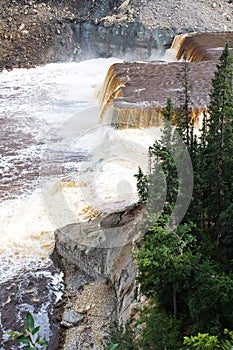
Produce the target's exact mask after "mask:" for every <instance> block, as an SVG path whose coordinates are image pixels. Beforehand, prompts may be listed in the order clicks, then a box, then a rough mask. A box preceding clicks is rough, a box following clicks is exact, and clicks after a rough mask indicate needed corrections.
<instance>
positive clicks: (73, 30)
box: [0, 0, 233, 70]
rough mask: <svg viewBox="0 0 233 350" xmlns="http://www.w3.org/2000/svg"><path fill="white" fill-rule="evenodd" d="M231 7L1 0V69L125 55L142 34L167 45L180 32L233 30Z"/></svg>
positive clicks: (184, 0) (221, 1)
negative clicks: (112, 47)
mask: <svg viewBox="0 0 233 350" xmlns="http://www.w3.org/2000/svg"><path fill="white" fill-rule="evenodd" d="M232 12H233V5H232V4H230V3H228V2H227V1H226V0H216V1H215V2H213V1H202V0H197V1H195V2H191V3H190V2H189V0H179V1H175V0H169V1H167V2H166V3H164V2H163V1H160V0H147V1H145V0H131V1H124V2H123V1H119V0H108V1H103V0H95V1H93V0H87V1H85V4H83V2H81V1H80V0H76V1H74V0H69V1H65V0H61V1H58V0H45V1H38V0H24V1H20V0H14V1H9V0H7V1H4V0H0V39H1V46H0V70H2V69H12V68H14V67H32V66H36V65H43V64H46V63H50V62H61V61H63V62H64V61H73V60H74V61H79V60H82V59H86V58H90V57H100V56H101V57H107V56H111V55H112V54H115V55H116V54H117V53H118V55H119V56H120V55H121V56H122V55H123V54H124V53H127V52H128V51H130V49H131V46H132V45H131V46H130V42H131V44H132V38H133V43H134V44H136V45H137V44H138V40H139V41H140V38H139V39H135V37H137V35H139V34H140V36H143V41H144V40H148V43H149V42H150V43H151V45H152V49H153V47H154V48H155V49H156V50H157V49H158V47H157V46H158V45H159V44H161V45H162V46H163V47H164V48H166V47H167V46H169V45H170V43H171V41H172V39H173V38H174V36H175V35H176V34H179V33H183V32H191V31H232V30H233V21H232ZM155 30H156V31H155ZM131 34H132V35H133V37H132V35H131ZM101 36H102V37H101ZM161 36H162V38H160V37H161ZM96 41H97V42H96ZM160 41H161V42H160ZM92 44H93V45H94V46H96V45H97V46H98V47H97V48H96V47H94V49H93V47H92ZM112 45H113V46H114V45H115V46H114V49H111V46H112ZM147 46H148V44H147ZM146 48H147V47H146ZM144 49H145V47H142V49H141V51H140V52H139V53H137V55H134V57H135V58H136V59H137V58H140V57H141V58H144V59H145V58H147V57H148V56H149V55H150V53H152V51H153V50H152V49H151V48H149V50H148V53H147V55H144V56H143V50H144Z"/></svg>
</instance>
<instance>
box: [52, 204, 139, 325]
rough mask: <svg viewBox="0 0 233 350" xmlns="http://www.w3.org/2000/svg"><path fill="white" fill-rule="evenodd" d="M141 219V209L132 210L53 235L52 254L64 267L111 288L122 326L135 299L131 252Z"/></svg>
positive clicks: (64, 229)
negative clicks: (73, 267) (68, 267)
mask: <svg viewBox="0 0 233 350" xmlns="http://www.w3.org/2000/svg"><path fill="white" fill-rule="evenodd" d="M141 217H142V208H141V207H140V206H132V207H129V208H127V209H125V210H124V211H119V212H115V213H108V214H106V213H105V214H101V215H100V217H99V218H97V219H95V220H92V221H88V222H83V223H77V224H72V225H68V226H66V227H64V228H61V229H58V230H56V232H55V251H56V252H57V253H58V254H59V255H60V256H61V257H62V258H64V259H65V260H66V263H68V264H72V265H74V266H77V268H78V269H81V270H83V271H84V272H85V273H86V274H87V275H89V276H90V277H92V278H93V279H94V281H95V282H96V283H104V282H107V283H110V284H111V285H112V287H113V289H114V291H115V295H116V305H115V311H116V314H117V317H118V319H119V320H120V321H121V322H125V321H126V320H127V319H128V318H129V312H130V311H129V310H130V304H132V303H133V302H134V301H135V298H136V284H135V278H136V267H135V266H134V264H133V258H132V254H131V251H132V249H133V246H134V242H135V240H136V239H138V238H139V228H138V224H139V222H140V219H141ZM106 302H107V301H106Z"/></svg>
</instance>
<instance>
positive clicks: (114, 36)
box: [72, 21, 175, 60]
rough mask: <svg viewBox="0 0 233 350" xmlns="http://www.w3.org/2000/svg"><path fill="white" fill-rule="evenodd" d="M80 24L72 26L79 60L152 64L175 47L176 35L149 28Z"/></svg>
mask: <svg viewBox="0 0 233 350" xmlns="http://www.w3.org/2000/svg"><path fill="white" fill-rule="evenodd" d="M107 23H108V24H106V22H100V23H97V24H96V23H94V22H93V21H88V22H85V23H83V22H77V23H75V24H73V25H72V28H73V31H74V40H75V42H76V43H77V44H76V45H78V47H79V49H78V50H77V51H76V52H75V58H74V59H76V60H78V59H83V58H90V57H111V56H113V57H122V58H125V59H130V60H139V59H141V60H148V59H149V57H151V56H153V55H156V56H160V55H163V54H164V52H165V50H166V49H167V48H168V47H169V46H170V45H171V43H172V40H173V38H174V35H175V34H174V31H173V30H170V29H157V28H147V27H146V26H144V25H142V24H140V23H138V22H125V23H118V22H117V21H116V22H115V21H113V22H107Z"/></svg>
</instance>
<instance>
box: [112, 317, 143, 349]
mask: <svg viewBox="0 0 233 350" xmlns="http://www.w3.org/2000/svg"><path fill="white" fill-rule="evenodd" d="M106 343H107V346H108V348H107V349H108V350H111V349H110V346H113V345H111V344H115V345H117V347H116V348H117V350H138V346H137V344H136V342H135V341H134V332H133V329H132V326H131V324H130V321H129V322H127V323H126V324H125V325H124V326H123V325H119V324H118V323H117V322H114V323H112V324H111V326H110V328H109V331H108V340H107V341H106ZM114 349H115V348H114Z"/></svg>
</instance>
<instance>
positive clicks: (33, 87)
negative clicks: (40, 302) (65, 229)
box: [0, 58, 158, 349]
mask: <svg viewBox="0 0 233 350" xmlns="http://www.w3.org/2000/svg"><path fill="white" fill-rule="evenodd" d="M114 62H120V60H118V59H113V58H111V59H94V60H89V61H84V62H80V63H60V64H49V65H46V66H42V67H37V68H33V69H28V70H27V69H15V70H13V71H11V72H2V73H1V74H0V109H1V114H0V125H1V138H0V152H1V159H0V198H1V203H0V218H1V220H0V269H1V273H0V283H1V284H2V286H5V288H6V286H7V283H8V281H10V280H11V281H13V280H15V281H16V280H17V276H19V275H20V274H22V273H23V274H27V273H29V274H30V273H32V272H33V271H37V272H36V273H37V274H40V273H41V272H40V271H42V270H43V269H44V270H46V267H48V266H49V265H50V258H49V254H50V253H51V251H52V249H53V244H54V237H53V232H54V230H55V229H56V228H58V227H62V226H65V225H66V224H70V223H72V222H76V221H78V220H87V219H91V218H94V217H95V216H96V215H98V213H99V212H101V211H102V210H108V209H109V207H111V209H113V208H114V207H116V208H119V207H123V206H124V205H125V204H130V203H132V202H134V201H136V200H137V194H136V180H135V177H134V174H135V173H136V172H137V169H138V165H139V163H140V165H141V166H142V167H143V168H144V169H146V167H147V150H148V146H149V145H150V144H152V143H153V141H154V138H155V135H156V134H157V132H158V131H157V130H145V129H140V130H139V129H138V130H137V129H134V130H129V129H126V130H116V129H114V128H113V127H112V126H111V118H110V117H106V118H105V119H106V120H104V121H103V122H102V123H100V122H99V116H100V112H101V107H100V104H99V101H100V97H101V87H102V86H103V81H104V78H105V76H106V73H107V70H108V68H109V67H110V65H111V64H113V63H114ZM109 114H110V113H108V115H109ZM38 271H39V272H38ZM44 274H45V275H46V276H47V277H48V278H50V285H51V286H53V287H52V290H53V292H54V295H55V296H53V302H55V301H56V300H57V299H59V297H60V295H61V291H60V283H61V279H62V276H61V275H60V274H59V272H56V271H50V272H48V271H47V270H46V272H44ZM42 275H43V274H42ZM34 276H35V273H34ZM16 284H17V282H16ZM7 288H8V289H10V287H9V286H8V287H7ZM23 288H26V287H25V286H23V284H22V286H21V289H23ZM12 293H13V292H12ZM13 294H14V293H13ZM2 299H3V301H2V307H3V306H4V305H7V304H8V301H6V295H4V296H3V297H2ZM7 300H8V299H7ZM30 308H31V309H30ZM30 308H29V309H30V310H31V311H33V307H32V306H30ZM5 312H6V311H5ZM11 312H12V311H11ZM0 326H1V328H2V331H3V333H4V332H6V330H7V326H4V325H3V316H2V318H1V322H0ZM48 332H49V331H48ZM48 332H47V333H48ZM4 334H5V333H4ZM44 334H45V335H46V330H45V332H44ZM47 335H48V334H47ZM3 338H4V336H3ZM4 339H5V338H4ZM3 343H4V344H5V341H4V342H3ZM1 349H5V347H4V346H3V347H2V348H1ZM12 349H13V348H12Z"/></svg>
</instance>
